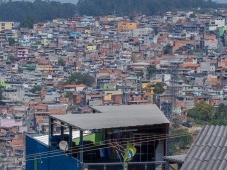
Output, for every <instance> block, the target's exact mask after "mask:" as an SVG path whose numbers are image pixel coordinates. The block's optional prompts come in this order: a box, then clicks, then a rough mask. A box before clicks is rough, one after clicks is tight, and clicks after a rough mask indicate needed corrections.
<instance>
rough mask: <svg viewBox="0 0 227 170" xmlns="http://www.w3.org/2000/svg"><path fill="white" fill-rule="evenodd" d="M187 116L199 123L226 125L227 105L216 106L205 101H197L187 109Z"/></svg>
mask: <svg viewBox="0 0 227 170" xmlns="http://www.w3.org/2000/svg"><path fill="white" fill-rule="evenodd" d="M187 115H188V117H191V118H193V119H194V120H196V122H197V123H201V124H212V125H227V106H226V105H224V104H220V105H219V106H218V107H217V108H215V107H213V106H211V105H209V104H207V103H205V102H200V103H197V104H196V106H195V107H194V108H193V109H191V110H189V111H188V114H187Z"/></svg>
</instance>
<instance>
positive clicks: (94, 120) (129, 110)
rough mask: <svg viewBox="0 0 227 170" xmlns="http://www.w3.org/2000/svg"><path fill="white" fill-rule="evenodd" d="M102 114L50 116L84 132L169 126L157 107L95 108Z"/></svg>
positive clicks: (148, 105)
mask: <svg viewBox="0 0 227 170" xmlns="http://www.w3.org/2000/svg"><path fill="white" fill-rule="evenodd" d="M93 108H94V109H95V110H98V111H99V112H101V113H94V114H73V115H72V114H67V115H50V116H51V117H53V118H55V119H58V120H60V121H62V122H65V123H67V124H70V125H72V126H75V127H78V128H80V129H83V130H92V129H108V128H118V127H133V126H134V127H135V126H142V125H155V124H168V123H169V121H168V119H167V118H166V117H165V115H164V114H163V113H162V111H161V110H160V109H159V108H158V107H157V106H156V105H150V104H147V105H122V106H96V107H93Z"/></svg>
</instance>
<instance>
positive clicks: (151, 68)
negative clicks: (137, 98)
mask: <svg viewBox="0 0 227 170" xmlns="http://www.w3.org/2000/svg"><path fill="white" fill-rule="evenodd" d="M155 73H156V66H153V65H150V66H148V67H147V75H148V77H149V79H151V78H152V77H153V76H154V75H155Z"/></svg>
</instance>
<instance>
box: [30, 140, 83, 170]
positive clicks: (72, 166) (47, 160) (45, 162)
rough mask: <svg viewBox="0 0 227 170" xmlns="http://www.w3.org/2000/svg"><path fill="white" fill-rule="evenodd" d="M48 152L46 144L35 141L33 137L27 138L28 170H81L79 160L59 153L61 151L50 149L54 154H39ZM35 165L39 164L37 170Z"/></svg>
mask: <svg viewBox="0 0 227 170" xmlns="http://www.w3.org/2000/svg"><path fill="white" fill-rule="evenodd" d="M48 150H49V149H48V146H46V145H45V144H43V143H41V142H39V141H37V140H35V139H34V138H32V137H31V136H26V170H79V168H78V165H79V162H78V160H76V159H74V158H72V157H71V156H67V155H66V154H64V153H63V152H59V151H60V150H58V149H57V150H56V149H53V148H52V149H50V150H51V151H52V154H47V153H43V155H40V154H39V153H42V152H48ZM53 151H55V153H53ZM56 152H57V153H56ZM44 154H45V155H44ZM60 154H61V155H60ZM35 164H37V166H36V167H37V169H36V168H35Z"/></svg>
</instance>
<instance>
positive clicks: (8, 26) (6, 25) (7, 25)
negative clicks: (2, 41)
mask: <svg viewBox="0 0 227 170" xmlns="http://www.w3.org/2000/svg"><path fill="white" fill-rule="evenodd" d="M13 24H14V22H0V31H3V30H12V29H13Z"/></svg>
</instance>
